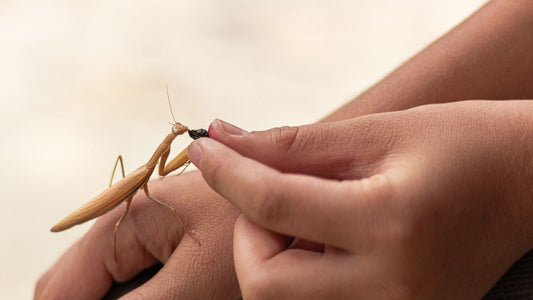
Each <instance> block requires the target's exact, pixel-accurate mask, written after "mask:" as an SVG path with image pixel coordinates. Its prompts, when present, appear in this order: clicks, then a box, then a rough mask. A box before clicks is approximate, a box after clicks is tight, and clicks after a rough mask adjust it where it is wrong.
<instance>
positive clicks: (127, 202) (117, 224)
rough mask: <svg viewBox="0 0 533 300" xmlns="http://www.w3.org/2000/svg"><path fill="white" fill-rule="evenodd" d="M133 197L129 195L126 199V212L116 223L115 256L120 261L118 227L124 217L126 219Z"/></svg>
mask: <svg viewBox="0 0 533 300" xmlns="http://www.w3.org/2000/svg"><path fill="white" fill-rule="evenodd" d="M132 198H133V196H131V197H129V198H128V199H126V211H125V212H124V214H123V215H122V217H120V219H118V222H117V223H116V224H115V234H114V237H113V241H114V243H113V255H114V256H115V262H118V257H117V232H118V228H119V226H120V222H122V219H124V217H125V216H126V215H127V214H128V211H129V210H130V205H131V199H132Z"/></svg>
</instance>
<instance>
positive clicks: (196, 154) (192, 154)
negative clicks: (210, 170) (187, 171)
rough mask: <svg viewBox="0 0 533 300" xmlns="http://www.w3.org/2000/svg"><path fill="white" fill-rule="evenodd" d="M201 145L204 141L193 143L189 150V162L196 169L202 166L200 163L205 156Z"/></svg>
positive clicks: (199, 140)
mask: <svg viewBox="0 0 533 300" xmlns="http://www.w3.org/2000/svg"><path fill="white" fill-rule="evenodd" d="M201 143H202V139H198V140H196V141H194V142H192V143H191V144H190V145H189V147H188V148H187V155H188V156H189V160H190V161H191V162H192V163H193V164H194V165H195V166H196V167H199V166H200V161H201V160H202V156H203V149H202V145H201Z"/></svg>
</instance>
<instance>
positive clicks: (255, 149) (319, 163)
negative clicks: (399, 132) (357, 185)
mask: <svg viewBox="0 0 533 300" xmlns="http://www.w3.org/2000/svg"><path fill="white" fill-rule="evenodd" d="M366 119H367V118H361V119H352V120H346V121H340V122H330V123H317V124H311V125H303V126H292V127H289V126H284V127H276V128H272V129H269V130H265V131H252V132H247V131H245V130H243V129H240V128H238V127H236V126H234V125H232V124H229V123H227V122H224V121H221V120H218V119H217V120H214V121H213V122H212V123H211V125H210V126H209V136H210V137H211V138H213V139H215V140H217V141H218V142H221V143H222V144H225V145H226V146H228V147H230V148H232V149H233V150H235V151H237V152H238V153H240V154H241V155H243V156H245V157H248V158H251V159H254V160H256V161H259V162H261V163H263V164H266V165H268V166H270V167H272V168H275V169H277V170H279V171H281V172H288V173H300V174H308V175H315V176H319V177H323V178H332V179H348V178H350V179H352V178H362V177H367V176H369V175H370V174H371V173H373V170H374V167H375V166H376V165H377V162H379V161H380V160H381V158H382V157H383V156H384V154H385V153H386V152H387V149H386V148H385V146H386V145H388V144H390V143H380V141H384V140H388V139H389V137H384V136H378V137H376V135H382V134H386V133H388V132H390V131H388V130H383V129H381V130H376V126H378V125H377V124H375V123H374V124H371V123H372V122H367V121H365V120H366ZM392 137H393V135H392V134H390V138H392Z"/></svg>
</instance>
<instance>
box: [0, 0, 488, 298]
mask: <svg viewBox="0 0 533 300" xmlns="http://www.w3.org/2000/svg"><path fill="white" fill-rule="evenodd" d="M484 2H486V0H446V1H445V0H434V1H425V0H405V1H392V0H389V1H387V0H377V1H369V0H366V1H364V0H351V1H348V0H333V1H313V0H308V1H302V0H293V1H281V0H274V1H261V2H259V1H246V0H207V1H198V0H194V1H192V0H181V1H170V0H159V1H60V0H44V1H26V0H18V1H9V0H4V1H1V2H0V103H1V107H0V108H1V109H0V138H1V139H0V140H1V147H0V159H1V161H0V166H1V167H2V168H1V172H0V182H1V184H2V189H1V190H2V193H3V195H2V203H1V204H2V205H1V207H2V208H1V209H0V228H1V236H0V243H1V247H0V256H1V259H0V262H1V264H2V265H1V268H0V298H1V299H28V298H31V297H32V295H33V285H34V283H35V281H36V280H37V278H38V277H39V276H40V274H41V273H42V272H44V271H45V270H46V269H47V267H49V266H50V265H51V264H52V263H53V262H54V261H55V259H57V258H58V257H59V255H60V254H61V253H62V252H63V251H64V250H65V249H66V248H67V247H68V246H69V245H70V244H71V243H72V242H73V241H75V240H76V239H77V238H79V237H80V236H81V235H82V234H83V233H84V232H86V231H87V230H88V228H89V227H90V225H91V224H90V223H89V224H85V225H83V226H77V227H75V228H73V229H71V230H69V231H66V232H63V233H59V234H52V233H50V232H49V228H50V227H51V226H52V225H53V224H55V223H56V222H57V221H58V220H59V219H60V218H62V217H64V216H65V215H66V214H67V213H69V212H71V211H72V210H73V209H75V208H77V207H78V206H80V205H81V204H83V203H84V202H86V201H88V200H89V199H91V198H92V197H93V196H95V195H96V194H97V193H98V192H100V191H101V190H103V189H104V188H105V187H106V185H107V182H108V180H109V178H110V173H111V168H112V167H113V163H114V161H115V158H116V156H117V155H118V154H123V155H124V157H125V164H126V171H131V170H133V169H134V168H136V167H138V166H139V165H141V164H143V163H144V162H145V161H146V160H147V159H148V158H149V156H150V155H151V154H152V152H153V151H154V149H155V147H156V146H157V145H158V144H159V143H160V142H161V140H162V139H163V137H164V136H165V135H166V134H167V133H168V132H169V130H170V126H169V125H168V123H167V122H169V121H171V120H172V119H171V115H170V112H169V110H168V105H167V102H166V95H165V90H164V86H165V84H168V86H169V88H170V92H171V96H172V103H173V105H174V110H175V112H174V113H175V115H176V118H177V119H178V120H179V121H181V122H182V123H184V124H187V125H189V126H191V127H193V128H198V127H207V126H208V124H209V122H210V121H211V120H212V119H213V118H216V117H217V118H222V119H225V120H228V121H231V122H233V123H235V124H237V125H240V126H242V127H243V128H246V129H266V128H269V127H273V126H280V125H298V124H303V123H311V122H314V121H316V120H317V119H319V118H320V117H322V116H324V115H325V114H326V113H328V112H331V111H332V110H334V109H335V108H336V107H338V106H340V105H341V104H343V103H345V102H346V101H348V100H349V99H350V98H352V97H354V96H356V95H357V94H358V93H360V92H361V91H363V90H364V89H365V88H367V87H368V86H369V85H371V84H373V83H375V82H376V81H377V80H379V79H380V78H381V77H383V76H384V75H386V74H387V73H388V72H389V71H391V70H392V69H393V68H394V67H396V66H397V65H399V64H400V63H401V62H403V61H404V60H406V59H408V58H409V57H410V56H412V55H414V54H415V53H416V52H418V51H419V50H421V49H422V48H423V47H425V46H426V45H428V44H429V43H430V42H431V41H433V40H435V39H436V38H437V37H439V36H440V35H442V34H443V33H445V32H446V31H448V30H449V29H450V28H451V27H453V26H454V25H456V24H457V23H458V22H460V21H461V20H462V19H464V18H465V17H467V16H468V15H469V14H471V13H472V12H473V11H475V10H476V9H477V8H478V7H480V6H481V5H482V4H483V3H484ZM189 142H190V140H188V139H186V138H183V139H178V140H177V141H176V142H175V144H174V145H175V146H174V149H175V150H176V149H181V148H183V147H185V146H186V145H187V144H188V143H189Z"/></svg>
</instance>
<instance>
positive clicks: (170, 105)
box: [165, 84, 177, 123]
mask: <svg viewBox="0 0 533 300" xmlns="http://www.w3.org/2000/svg"><path fill="white" fill-rule="evenodd" d="M165 89H166V90H167V100H168V106H169V107H170V113H171V114H172V119H173V120H174V123H177V122H176V118H175V117H174V110H172V104H171V103H170V95H169V93H168V86H167V85H166V84H165Z"/></svg>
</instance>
